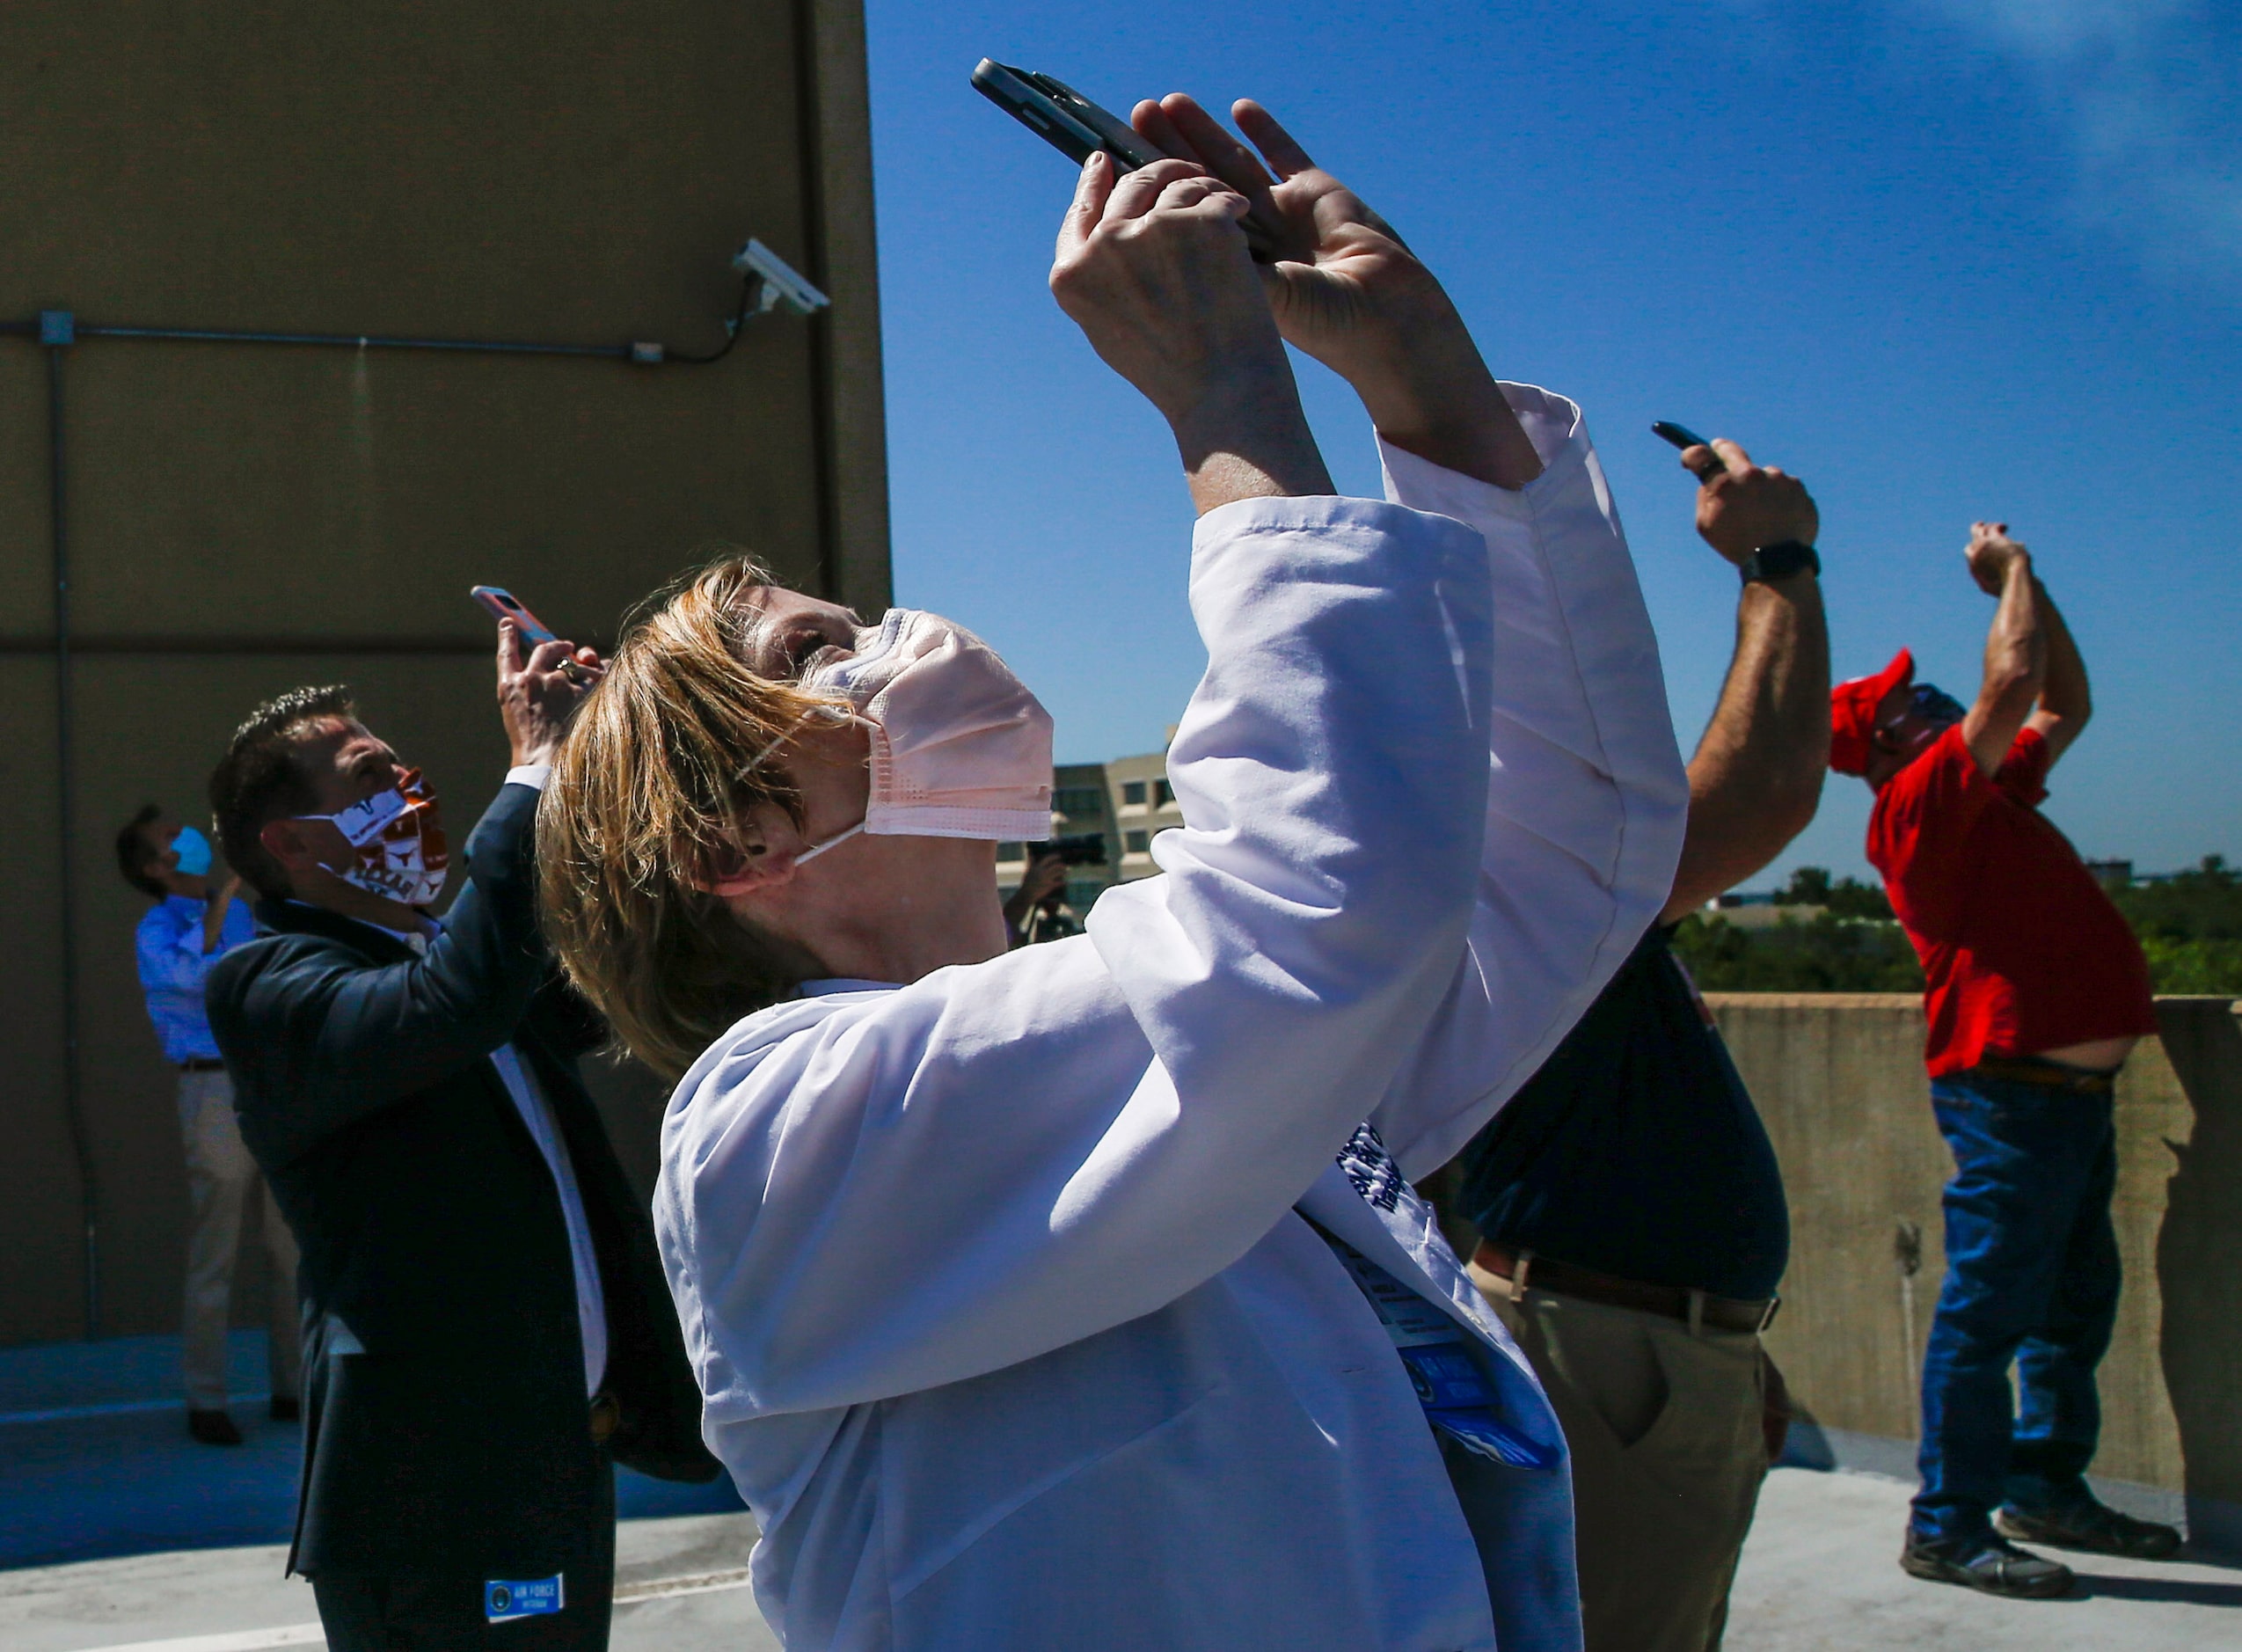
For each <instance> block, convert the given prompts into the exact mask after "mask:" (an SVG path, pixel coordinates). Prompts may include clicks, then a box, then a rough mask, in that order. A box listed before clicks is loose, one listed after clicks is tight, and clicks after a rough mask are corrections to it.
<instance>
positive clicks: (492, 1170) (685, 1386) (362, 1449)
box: [208, 786, 719, 1577]
mask: <svg viewBox="0 0 2242 1652" xmlns="http://www.w3.org/2000/svg"><path fill="white" fill-rule="evenodd" d="M536 814H537V793H536V792H535V791H533V790H532V789H530V788H529V787H528V786H507V787H505V788H504V789H503V790H501V791H500V793H499V795H498V800H497V801H495V802H494V803H493V804H492V805H491V808H490V810H489V812H488V813H487V814H486V815H484V816H483V819H482V822H481V823H480V824H478V826H477V827H476V829H475V832H474V835H473V837H471V838H470V839H469V841H468V845H467V857H468V861H469V870H470V873H471V881H470V882H469V883H468V885H467V887H466V888H464V889H463V890H462V891H461V892H460V895H459V898H458V900H457V901H456V903H454V905H453V907H452V909H451V912H450V915H449V917H448V919H447V920H446V923H445V927H444V932H443V934H442V937H441V938H439V939H436V940H435V941H434V942H433V943H431V944H430V946H429V947H428V949H427V955H426V956H425V957H423V956H420V955H419V954H416V953H414V951H413V949H412V948H411V947H408V946H407V945H406V944H405V942H404V941H402V940H400V939H398V937H396V936H394V935H392V934H391V933H390V932H387V931H385V930H381V929H376V928H374V927H372V926H370V925H365V924H361V923H357V922H355V921H354V920H352V919H349V918H346V917H337V916H336V915H334V914H333V913H331V912H326V911H323V910H318V909H317V908H314V907H309V906H303V905H298V904H296V903H281V904H274V903H266V904H263V905H261V906H260V907H259V909H258V916H259V920H260V921H261V923H262V924H263V925H265V926H266V927H267V929H269V930H271V931H274V933H269V934H264V935H260V936H259V938H258V939H255V940H253V941H251V942H250V943H248V944H247V945H245V946H243V947H237V948H236V949H235V950H233V951H232V952H230V953H228V954H226V955H225V956H224V958H223V959H222V960H221V961H219V963H218V964H217V966H216V967H215V969H212V971H211V973H210V977H209V983H208V1005H209V1011H210V1026H211V1030H212V1031H213V1032H214V1033H215V1034H216V1035H217V1040H218V1048H219V1049H221V1050H223V1052H224V1054H225V1057H226V1065H227V1068H228V1070H229V1071H230V1072H231V1073H232V1075H233V1082H234V1094H235V1106H236V1107H237V1109H238V1110H239V1113H240V1117H241V1133H242V1139H243V1140H244V1141H245V1143H247V1144H248V1146H249V1151H251V1153H252V1154H253V1155H254V1156H255V1158H256V1159H257V1162H258V1164H259V1166H261V1167H262V1168H263V1170H264V1172H265V1174H266V1176H267V1179H268V1180H269V1181H270V1184H271V1187H272V1189H273V1196H274V1201H275V1202H277V1203H278V1205H279V1207H280V1210H281V1214H282V1215H283V1216H285V1217H287V1219H288V1226H289V1227H290V1228H291V1229H293V1230H294V1232H295V1234H296V1242H297V1244H298V1245H299V1246H301V1247H302V1250H303V1263H302V1267H301V1268H300V1270H299V1273H298V1276H297V1277H298V1290H299V1292H300V1294H301V1295H302V1297H303V1314H304V1398H305V1402H306V1403H305V1407H304V1422H305V1444H304V1463H303V1485H302V1489H301V1493H300V1495H299V1500H298V1503H297V1509H296V1548H295V1552H294V1553H293V1554H292V1556H291V1557H290V1565H291V1567H292V1568H296V1569H300V1570H302V1571H303V1572H306V1573H312V1574H316V1573H317V1572H318V1570H319V1569H320V1568H323V1567H324V1568H332V1569H333V1570H337V1571H354V1572H368V1571H374V1572H381V1571H394V1570H399V1569H410V1570H415V1571H423V1570H430V1569H442V1570H446V1571H449V1572H453V1573H455V1574H466V1573H472V1574H473V1575H477V1576H478V1577H543V1576H548V1575H551V1574H552V1573H553V1572H555V1571H560V1570H565V1569H566V1568H567V1567H568V1566H570V1565H571V1564H575V1565H583V1564H587V1563H588V1561H589V1556H590V1554H591V1553H595V1551H591V1550H588V1549H587V1547H586V1545H587V1542H588V1539H589V1538H590V1533H591V1531H592V1529H593V1527H594V1525H595V1524H596V1522H597V1521H598V1520H600V1519H602V1518H603V1517H604V1516H603V1515H602V1513H601V1511H602V1510H603V1509H607V1508H608V1507H609V1506H610V1502H609V1498H610V1494H609V1493H608V1492H607V1490H606V1487H605V1477H606V1475H607V1474H608V1473H609V1470H608V1467H607V1466H606V1464H605V1463H604V1462H603V1461H602V1458H601V1456H600V1453H599V1452H598V1451H597V1450H596V1449H595V1447H594V1445H593V1443H592V1439H591V1434H590V1426H589V1421H588V1405H587V1400H586V1396H585V1393H584V1356H583V1344H582V1336H581V1331H580V1329H579V1327H578V1323H577V1314H576V1294H575V1285H574V1278H573V1273H572V1271H571V1268H570V1263H569V1253H568V1237H567V1232H566V1227H565V1225H564V1224H563V1220H562V1217H561V1211H560V1200H559V1193H558V1190H557V1189H556V1188H555V1185H554V1182H553V1177H552V1173H551V1168H550V1167H549V1166H547V1165H546V1163H545V1160H544V1156H543V1154H541V1153H540V1152H539V1151H538V1150H537V1144H536V1143H535V1142H534V1141H533V1140H532V1139H531V1137H530V1136H529V1130H528V1129H527V1128H526V1127H525V1126H524V1125H523V1124H522V1118H521V1115H520V1114H519V1113H518V1112H517V1111H516V1110H515V1106H514V1103H513V1100H512V1099H511V1097H510V1096H509V1095H508V1093H507V1090H506V1086H505V1085H504V1084H503V1083H502V1082H501V1081H500V1078H499V1076H498V1072H497V1070H496V1069H495V1068H494V1067H493V1065H492V1064H491V1062H490V1059H489V1056H490V1053H491V1052H492V1051H493V1049H497V1048H498V1047H499V1046H500V1044H503V1043H505V1042H508V1041H509V1040H510V1041H511V1042H513V1043H514V1045H515V1049H518V1050H519V1051H520V1052H521V1055H522V1061H523V1063H524V1064H526V1065H527V1066H528V1067H529V1068H530V1069H531V1070H533V1071H534V1072H535V1074H536V1077H537V1082H538V1084H539V1085H540V1086H541V1087H542V1088H543V1090H544V1094H545V1098H546V1100H548V1102H549V1103H550V1104H551V1109H552V1114H553V1117H554V1119H555V1121H556V1122H557V1123H558V1124H559V1129H560V1131H561V1134H562V1136H563V1137H565V1138H566V1142H567V1146H568V1154H569V1158H570V1159H571V1161H572V1163H573V1167H574V1170H575V1173H576V1181H577V1185H578V1188H579V1189H580V1190H581V1194H582V1196H583V1202H584V1210H585V1215H586V1217H587V1218H588V1222H589V1224H590V1227H591V1232H592V1237H593V1243H594V1246H595V1250H596V1252H597V1254H598V1258H599V1268H600V1282H601V1287H602V1292H603V1294H604V1296H605V1297H606V1302H607V1319H608V1346H609V1352H608V1364H607V1376H606V1379H605V1385H604V1386H605V1388H606V1391H607V1392H608V1393H610V1395H612V1396H614V1397H615V1399H616V1400H617V1402H618V1404H619V1405H620V1407H621V1410H622V1422H621V1426H620V1427H619V1429H617V1433H616V1435H615V1436H614V1437H613V1438H612V1439H611V1440H610V1443H609V1450H610V1452H611V1454H612V1455H613V1456H614V1457H615V1458H617V1459H619V1460H620V1461H622V1462H624V1463H626V1464H629V1465H631V1466H633V1467H636V1468H639V1469H643V1470H644V1471H646V1473H654V1474H660V1475H662V1476H664V1477H666V1478H670V1479H682V1480H709V1479H712V1478H713V1477H714V1476H715V1475H716V1473H718V1472H719V1466H718V1464H717V1462H716V1460H715V1458H712V1457H711V1456H709V1455H708V1453H707V1451H705V1450H704V1449H703V1447H702V1445H701V1443H700V1394H699V1391H698V1389H697V1386H696V1385H695V1383H694V1380H693V1375H692V1371H691V1370H690V1367H689V1366H688V1364H687V1363H686V1359H685V1354H684V1348H683V1339H682V1338H681V1336H680V1334H679V1333H678V1328H677V1318H676V1310H675V1309H674V1308H673V1307H672V1306H671V1304H670V1300H669V1295H668V1289H667V1287H666V1285H665V1283H664V1282H663V1279H662V1276H661V1266H660V1263H659V1261H658V1259H657V1258H656V1256H655V1254H654V1238H653V1232H652V1230H651V1227H650V1225H649V1224H648V1222H647V1219H646V1213H645V1212H644V1210H641V1209H640V1208H639V1203H638V1201H637V1200H636V1199H635V1198H633V1197H632V1194H631V1191H630V1189H629V1188H628V1186H627V1185H626V1183H625V1182H624V1177H623V1173H622V1169H621V1167H620V1166H618V1165H617V1162H616V1159H615V1152H614V1149H613V1148H612V1147H611V1146H610V1144H609V1142H608V1139H607V1133H606V1131H605V1129H604V1128H603V1127H602V1124H601V1122H600V1120H599V1115H598V1114H597V1113H596V1111H595V1109H594V1107H593V1105H592V1101H591V1099H590V1097H589V1096H588V1095H587V1094H586V1093H585V1091H584V1087H583V1084H582V1082H581V1080H580V1079H579V1078H578V1077H577V1074H576V1067H575V1059H576V1057H577V1056H579V1055H581V1054H582V1053H583V1052H584V1051H585V1050H587V1049H589V1048H590V1047H591V1045H592V1044H594V1043H595V1042H597V1039H598V1037H599V1028H598V1025H597V1022H596V1020H595V1018H594V1017H593V1016H592V1014H591V1012H590V1011H589V1010H588V1008H587V1007H586V1006H584V1005H583V1004H582V1002H581V1000H580V999H578V998H575V997H574V996H573V994H570V993H568V992H567V991H566V989H565V988H564V987H563V986H562V985H561V983H560V982H559V979H558V977H557V976H556V974H555V971H554V969H553V966H552V962H551V958H550V957H549V955H548V954H546V952H545V950H544V947H543V945H542V943H541V942H540V940H539V939H538V936H537V916H536V907H535V901H534V895H535V884H536V872H535V866H534V864H533V856H532V838H531V830H532V826H533V824H534V822H535V818H536Z"/></svg>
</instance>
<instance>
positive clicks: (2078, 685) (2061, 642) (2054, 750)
mask: <svg viewBox="0 0 2242 1652" xmlns="http://www.w3.org/2000/svg"><path fill="white" fill-rule="evenodd" d="M2034 583H2035V584H2037V583H2038V576H2037V575H2036V574H2035V575H2034ZM2037 596H2038V599H2039V606H2040V619H2041V625H2044V626H2045V627H2046V630H2047V636H2048V672H2047V676H2045V677H2044V678H2043V679H2042V680H2041V683H2040V705H2039V708H2038V709H2037V710H2035V711H2034V713H2032V717H2031V720H2030V726H2031V727H2034V728H2036V729H2038V730H2039V731H2040V738H2041V739H2042V740H2044V741H2046V742H2048V762H2049V763H2050V764H2053V763H2054V762H2055V761H2056V759H2057V758H2059V757H2062V756H2063V753H2064V752H2066V751H2068V750H2069V749H2070V742H2072V741H2074V740H2076V739H2078V736H2079V735H2080V734H2081V733H2082V732H2083V731H2084V730H2085V727H2086V722H2087V720H2088V719H2089V718H2091V717H2092V716H2093V714H2094V694H2093V691H2092V688H2090V687H2089V686H2088V684H2087V682H2086V662H2085V660H2084V659H2082V658H2080V656H2079V653H2078V642H2077V641H2076V640H2074V639H2073V638H2072V636H2071V634H2070V626H2069V625H2066V624H2064V623H2063V613H2062V610H2059V609H2058V608H2056V599H2055V598H2054V597H2052V596H2048V588H2047V587H2046V586H2045V585H2040V586H2039V588H2038V591H2037Z"/></svg>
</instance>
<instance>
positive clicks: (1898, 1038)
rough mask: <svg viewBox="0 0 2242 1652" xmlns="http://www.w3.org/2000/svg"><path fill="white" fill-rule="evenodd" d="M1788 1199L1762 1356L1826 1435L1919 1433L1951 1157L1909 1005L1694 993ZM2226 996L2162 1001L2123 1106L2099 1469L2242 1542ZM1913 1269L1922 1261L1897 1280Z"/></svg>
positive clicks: (2238, 1253)
mask: <svg viewBox="0 0 2242 1652" xmlns="http://www.w3.org/2000/svg"><path fill="white" fill-rule="evenodd" d="M1707 1001H1708V1002H1709V1003H1710V1004H1711V1005H1712V1006H1713V1011H1714V1013H1715V1014H1716V1015H1718V1016H1719V1018H1720V1029H1721V1032H1722V1034H1724V1035H1725V1036H1726V1038H1727V1041H1728V1047H1729V1049H1731V1051H1733V1052H1734V1056H1735V1058H1736V1064H1737V1066H1738V1067H1739V1068H1740V1069H1741V1070H1742V1073H1743V1076H1744V1079H1745V1081H1746V1083H1748V1084H1749V1085H1750V1087H1751V1093H1752V1095H1753V1097H1754V1099H1755V1100H1756V1101H1757V1102H1758V1105H1759V1109H1760V1112H1761V1114H1762V1115H1763V1116H1764V1118H1765V1119H1766V1121H1767V1128H1768V1131H1769V1133H1770V1135H1771V1136H1772V1137H1773V1138H1774V1142H1775V1147H1776V1151H1777V1152H1778V1154H1779V1155H1780V1157H1781V1159H1782V1164H1783V1175H1784V1181H1785V1184H1786V1187H1787V1188H1788V1190H1789V1194H1790V1202H1791V1220H1792V1227H1793V1233H1792V1250H1791V1268H1790V1273H1789V1276H1788V1277H1787V1278H1786V1280H1785V1282H1784V1285H1783V1297H1784V1301H1783V1308H1782V1313H1781V1317H1780V1318H1779V1319H1778V1321H1777V1323H1776V1325H1775V1327H1773V1329H1772V1330H1771V1333H1770V1334H1769V1338H1768V1341H1769V1346H1770V1348H1771V1350H1772V1352H1773V1354H1774V1356H1775V1358H1776V1359H1777V1361H1778V1363H1780V1364H1781V1366H1782V1367H1783V1370H1784V1371H1785V1373H1786V1376H1787V1377H1788V1378H1789V1380H1790V1384H1791V1386H1792V1389H1793V1392H1794V1393H1795V1394H1796V1396H1797V1398H1798V1400H1799V1401H1800V1404H1801V1405H1802V1406H1803V1407H1805V1409H1806V1411H1807V1413H1808V1414H1810V1415H1811V1416H1812V1417H1813V1419H1814V1420H1815V1422H1818V1423H1820V1424H1822V1426H1824V1427H1825V1428H1829V1429H1841V1430H1846V1431H1849V1432H1851V1433H1856V1434H1859V1435H1866V1436H1879V1437H1881V1438H1884V1439H1889V1440H1911V1439H1912V1438H1913V1437H1914V1436H1916V1434H1917V1378H1918V1376H1919V1373H1920V1371H1921V1367H1922V1357H1923V1344H1924V1338H1925V1337H1926V1336H1927V1334H1928V1333H1929V1330H1930V1322H1931V1312H1932V1307H1933V1306H1934V1305H1935V1304H1936V1302H1937V1300H1938V1294H1939V1281H1940V1279H1941V1277H1942V1276H1943V1273H1944V1268H1945V1255H1944V1251H1943V1247H1942V1246H1941V1243H1940V1224H1939V1189H1940V1188H1941V1187H1942V1186H1943V1184H1944V1182H1945V1181H1946V1177H1947V1175H1948V1174H1949V1173H1951V1171H1952V1168H1953V1162H1952V1159H1951V1158H1950V1157H1949V1155H1948V1154H1947V1151H1946V1144H1945V1143H1944V1142H1943V1141H1942V1140H1941V1139H1940V1137H1939V1133H1938V1129H1937V1127H1936V1126H1935V1124H1934V1123H1933V1122H1932V1116H1931V1107H1930V1099H1929V1093H1928V1088H1927V1085H1926V1081H1925V1079H1924V1073H1923V1063H1922V1047H1923V1015H1922V1010H1921V1006H1920V1004H1919V1002H1918V1001H1917V999H1916V998H1913V997H1911V996H1902V995H1895V994H1894V995H1888V994H1881V993H1877V994H1829V995H1821V994H1797V995H1793V994H1757V993H1712V994H1708V995H1707ZM2233 1011H2234V1003H2233V1000H2231V999H2229V998H2162V999H2159V1000H2158V1005H2157V1014H2158V1022H2159V1024H2160V1026H2161V1027H2162V1029H2163V1035H2162V1037H2161V1039H2160V1040H2151V1041H2150V1042H2144V1043H2143V1044H2142V1045H2140V1046H2139V1047H2138V1048H2137V1049H2136V1050H2135V1052H2134V1054H2133V1056H2132V1058H2131V1059H2130V1060H2129V1062H2128V1063H2127V1064H2126V1068H2125V1071H2124V1072H2123V1074H2122V1076H2121V1078H2120V1079H2119V1083H2118V1092H2117V1104H2116V1105H2117V1124H2118V1189H2117V1199H2116V1224H2117V1233H2118V1242H2119V1245H2120V1247H2121V1248H2122V1252H2123V1254H2124V1260H2125V1295H2124V1297H2123V1300H2122V1305H2121V1307H2120V1311H2119V1317H2118V1323H2117V1331H2116V1336H2115V1340H2114V1344H2113V1346H2112V1348H2111V1349H2110V1353H2109V1356H2108V1358H2107V1361H2106V1362H2105V1363H2104V1364H2103V1367H2102V1381H2101V1391H2102V1402H2103V1407H2104V1410H2105V1423H2104V1434H2103V1445H2102V1451H2101V1455H2100V1458H2099V1459H2098V1460H2097V1462H2096V1465H2095V1471H2096V1473H2099V1474H2102V1475H2106V1476H2109V1477H2111V1478H2114V1479H2117V1480H2129V1481H2133V1482H2136V1483H2137V1484H2140V1485H2143V1486H2148V1487H2153V1488H2160V1489H2161V1490H2164V1491H2165V1492H2169V1493H2173V1494H2176V1495H2179V1496H2180V1497H2182V1498H2184V1500H2185V1506H2186V1509H2187V1515H2188V1517H2189V1520H2190V1523H2191V1524H2192V1525H2193V1526H2195V1528H2196V1529H2197V1531H2198V1534H2199V1537H2201V1538H2203V1539H2212V1540H2214V1541H2216V1543H2218V1544H2219V1546H2224V1547H2228V1548H2232V1547H2235V1546H2242V1023H2238V1021H2237V1019H2236V1015H2235V1013H2234V1012H2233ZM1910 1256H1913V1257H1914V1258H1915V1263H1914V1271H1912V1272H1910Z"/></svg>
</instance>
